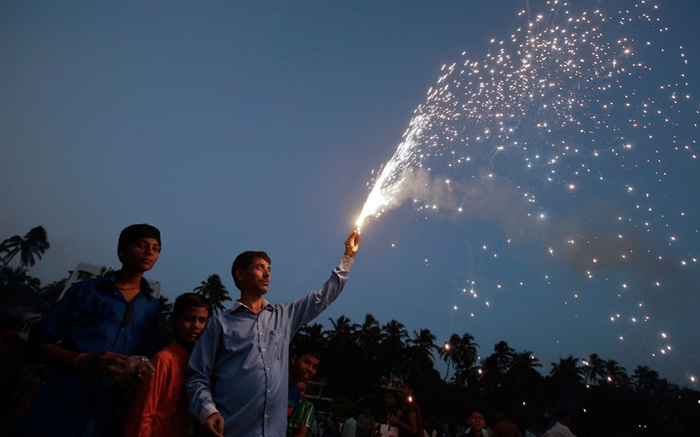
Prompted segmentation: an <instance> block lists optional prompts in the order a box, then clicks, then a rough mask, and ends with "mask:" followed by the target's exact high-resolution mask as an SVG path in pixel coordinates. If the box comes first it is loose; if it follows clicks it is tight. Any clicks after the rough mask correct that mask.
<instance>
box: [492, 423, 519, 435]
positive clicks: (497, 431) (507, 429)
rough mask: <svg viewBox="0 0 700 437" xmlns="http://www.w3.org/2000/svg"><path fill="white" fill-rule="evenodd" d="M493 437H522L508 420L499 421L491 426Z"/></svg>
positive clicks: (514, 425) (516, 427)
mask: <svg viewBox="0 0 700 437" xmlns="http://www.w3.org/2000/svg"><path fill="white" fill-rule="evenodd" d="M493 435H494V437H523V435H522V434H521V433H520V430H519V429H518V426H517V425H516V424H514V423H513V422H511V421H510V420H501V421H500V422H497V423H496V424H495V425H494V426H493Z"/></svg>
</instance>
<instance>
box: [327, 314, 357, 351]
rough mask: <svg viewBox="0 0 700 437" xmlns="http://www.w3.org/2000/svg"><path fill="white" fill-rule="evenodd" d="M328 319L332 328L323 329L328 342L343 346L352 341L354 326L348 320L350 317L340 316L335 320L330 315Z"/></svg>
mask: <svg viewBox="0 0 700 437" xmlns="http://www.w3.org/2000/svg"><path fill="white" fill-rule="evenodd" d="M328 320H329V321H330V322H331V326H332V327H333V329H329V330H328V331H325V333H324V334H325V336H326V338H327V339H328V341H329V342H330V343H333V344H336V345H340V346H345V345H347V344H349V343H351V342H352V337H353V333H354V332H355V326H354V325H353V324H352V323H351V322H350V319H348V318H347V317H345V316H340V317H338V319H337V320H333V319H332V318H330V317H329V318H328Z"/></svg>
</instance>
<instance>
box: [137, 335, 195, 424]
mask: <svg viewBox="0 0 700 437" xmlns="http://www.w3.org/2000/svg"><path fill="white" fill-rule="evenodd" d="M189 358H190V353H189V352H188V351H186V350H185V349H184V348H183V347H182V346H180V345H179V344H178V343H176V342H174V341H173V342H172V343H170V344H169V345H167V346H166V347H165V348H164V349H163V350H161V351H160V352H158V353H157V354H156V355H155V356H154V357H153V360H151V361H152V362H153V366H154V367H155V368H156V374H155V375H154V376H147V377H145V378H144V379H143V380H142V381H141V383H140V384H139V385H138V387H137V388H136V391H135V392H134V397H133V399H132V401H131V407H130V409H129V413H128V415H127V418H126V429H125V435H126V436H127V437H132V436H138V437H145V436H154V437H160V436H163V437H165V436H171V437H190V436H192V435H193V431H192V423H191V422H190V419H189V416H188V414H187V398H186V396H185V371H186V370H187V361H188V360H189Z"/></svg>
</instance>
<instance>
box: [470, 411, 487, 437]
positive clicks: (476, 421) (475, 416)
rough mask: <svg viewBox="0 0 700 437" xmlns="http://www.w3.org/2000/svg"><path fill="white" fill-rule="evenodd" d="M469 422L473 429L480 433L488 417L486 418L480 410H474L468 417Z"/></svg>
mask: <svg viewBox="0 0 700 437" xmlns="http://www.w3.org/2000/svg"><path fill="white" fill-rule="evenodd" d="M467 423H468V424H469V427H470V428H471V429H472V430H473V431H475V432H476V433H478V434H480V433H481V430H482V429H484V427H485V426H486V419H484V415H483V414H481V413H479V412H478V411H474V412H473V413H472V414H471V415H470V416H469V419H467Z"/></svg>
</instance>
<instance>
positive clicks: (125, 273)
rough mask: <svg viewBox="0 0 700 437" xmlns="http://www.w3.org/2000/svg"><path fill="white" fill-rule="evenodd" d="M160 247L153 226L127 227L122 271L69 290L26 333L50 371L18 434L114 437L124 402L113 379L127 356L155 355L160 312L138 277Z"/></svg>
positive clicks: (120, 253)
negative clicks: (33, 327)
mask: <svg viewBox="0 0 700 437" xmlns="http://www.w3.org/2000/svg"><path fill="white" fill-rule="evenodd" d="M160 244H161V243H160V231H158V229H157V228H155V227H153V226H150V225H147V224H139V225H131V226H128V227H127V228H125V229H124V230H123V231H122V232H121V234H120V236H119V243H118V247H117V255H118V256H119V260H120V261H121V263H122V268H121V269H120V270H119V271H117V272H116V273H115V274H114V276H110V277H102V278H94V279H88V280H85V281H82V282H79V283H77V284H74V285H73V286H71V287H70V288H69V289H68V291H66V294H65V296H64V297H63V298H62V299H61V300H60V301H59V302H58V304H56V306H55V307H54V309H53V310H52V311H51V313H50V314H49V315H48V316H47V317H46V318H45V319H44V320H42V321H41V323H40V324H39V325H38V326H37V328H36V329H35V330H34V332H32V335H31V337H30V339H29V349H30V352H31V354H32V355H33V356H34V357H35V358H36V359H37V360H39V361H41V362H43V363H45V364H48V365H50V366H51V368H50V371H51V372H50V376H49V378H48V380H47V381H46V383H45V384H44V386H43V387H42V388H41V389H40V390H39V392H38V393H37V394H36V396H35V397H34V399H32V402H31V404H30V405H29V408H28V409H27V411H26V412H25V414H24V415H23V417H22V418H21V419H20V422H19V423H18V426H17V430H16V433H17V435H20V436H31V437H37V436H110V435H117V434H118V433H120V425H119V409H120V408H121V407H123V403H124V400H125V397H124V390H123V387H121V386H120V385H119V384H118V383H117V382H116V381H115V379H114V378H115V377H120V378H121V380H122V381H125V380H126V379H124V378H125V373H126V369H127V368H128V366H127V360H128V359H129V355H148V356H150V355H151V354H152V353H153V352H155V351H154V350H153V349H154V348H155V334H156V330H157V326H158V325H157V322H158V313H159V308H160V305H159V304H158V300H157V299H156V298H154V297H153V296H152V294H151V288H150V286H149V285H148V282H147V281H146V280H145V279H144V278H143V274H144V273H145V272H147V271H148V270H150V269H151V268H152V267H153V265H154V264H155V263H156V261H157V260H158V257H159V255H160ZM132 376H134V375H132Z"/></svg>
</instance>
